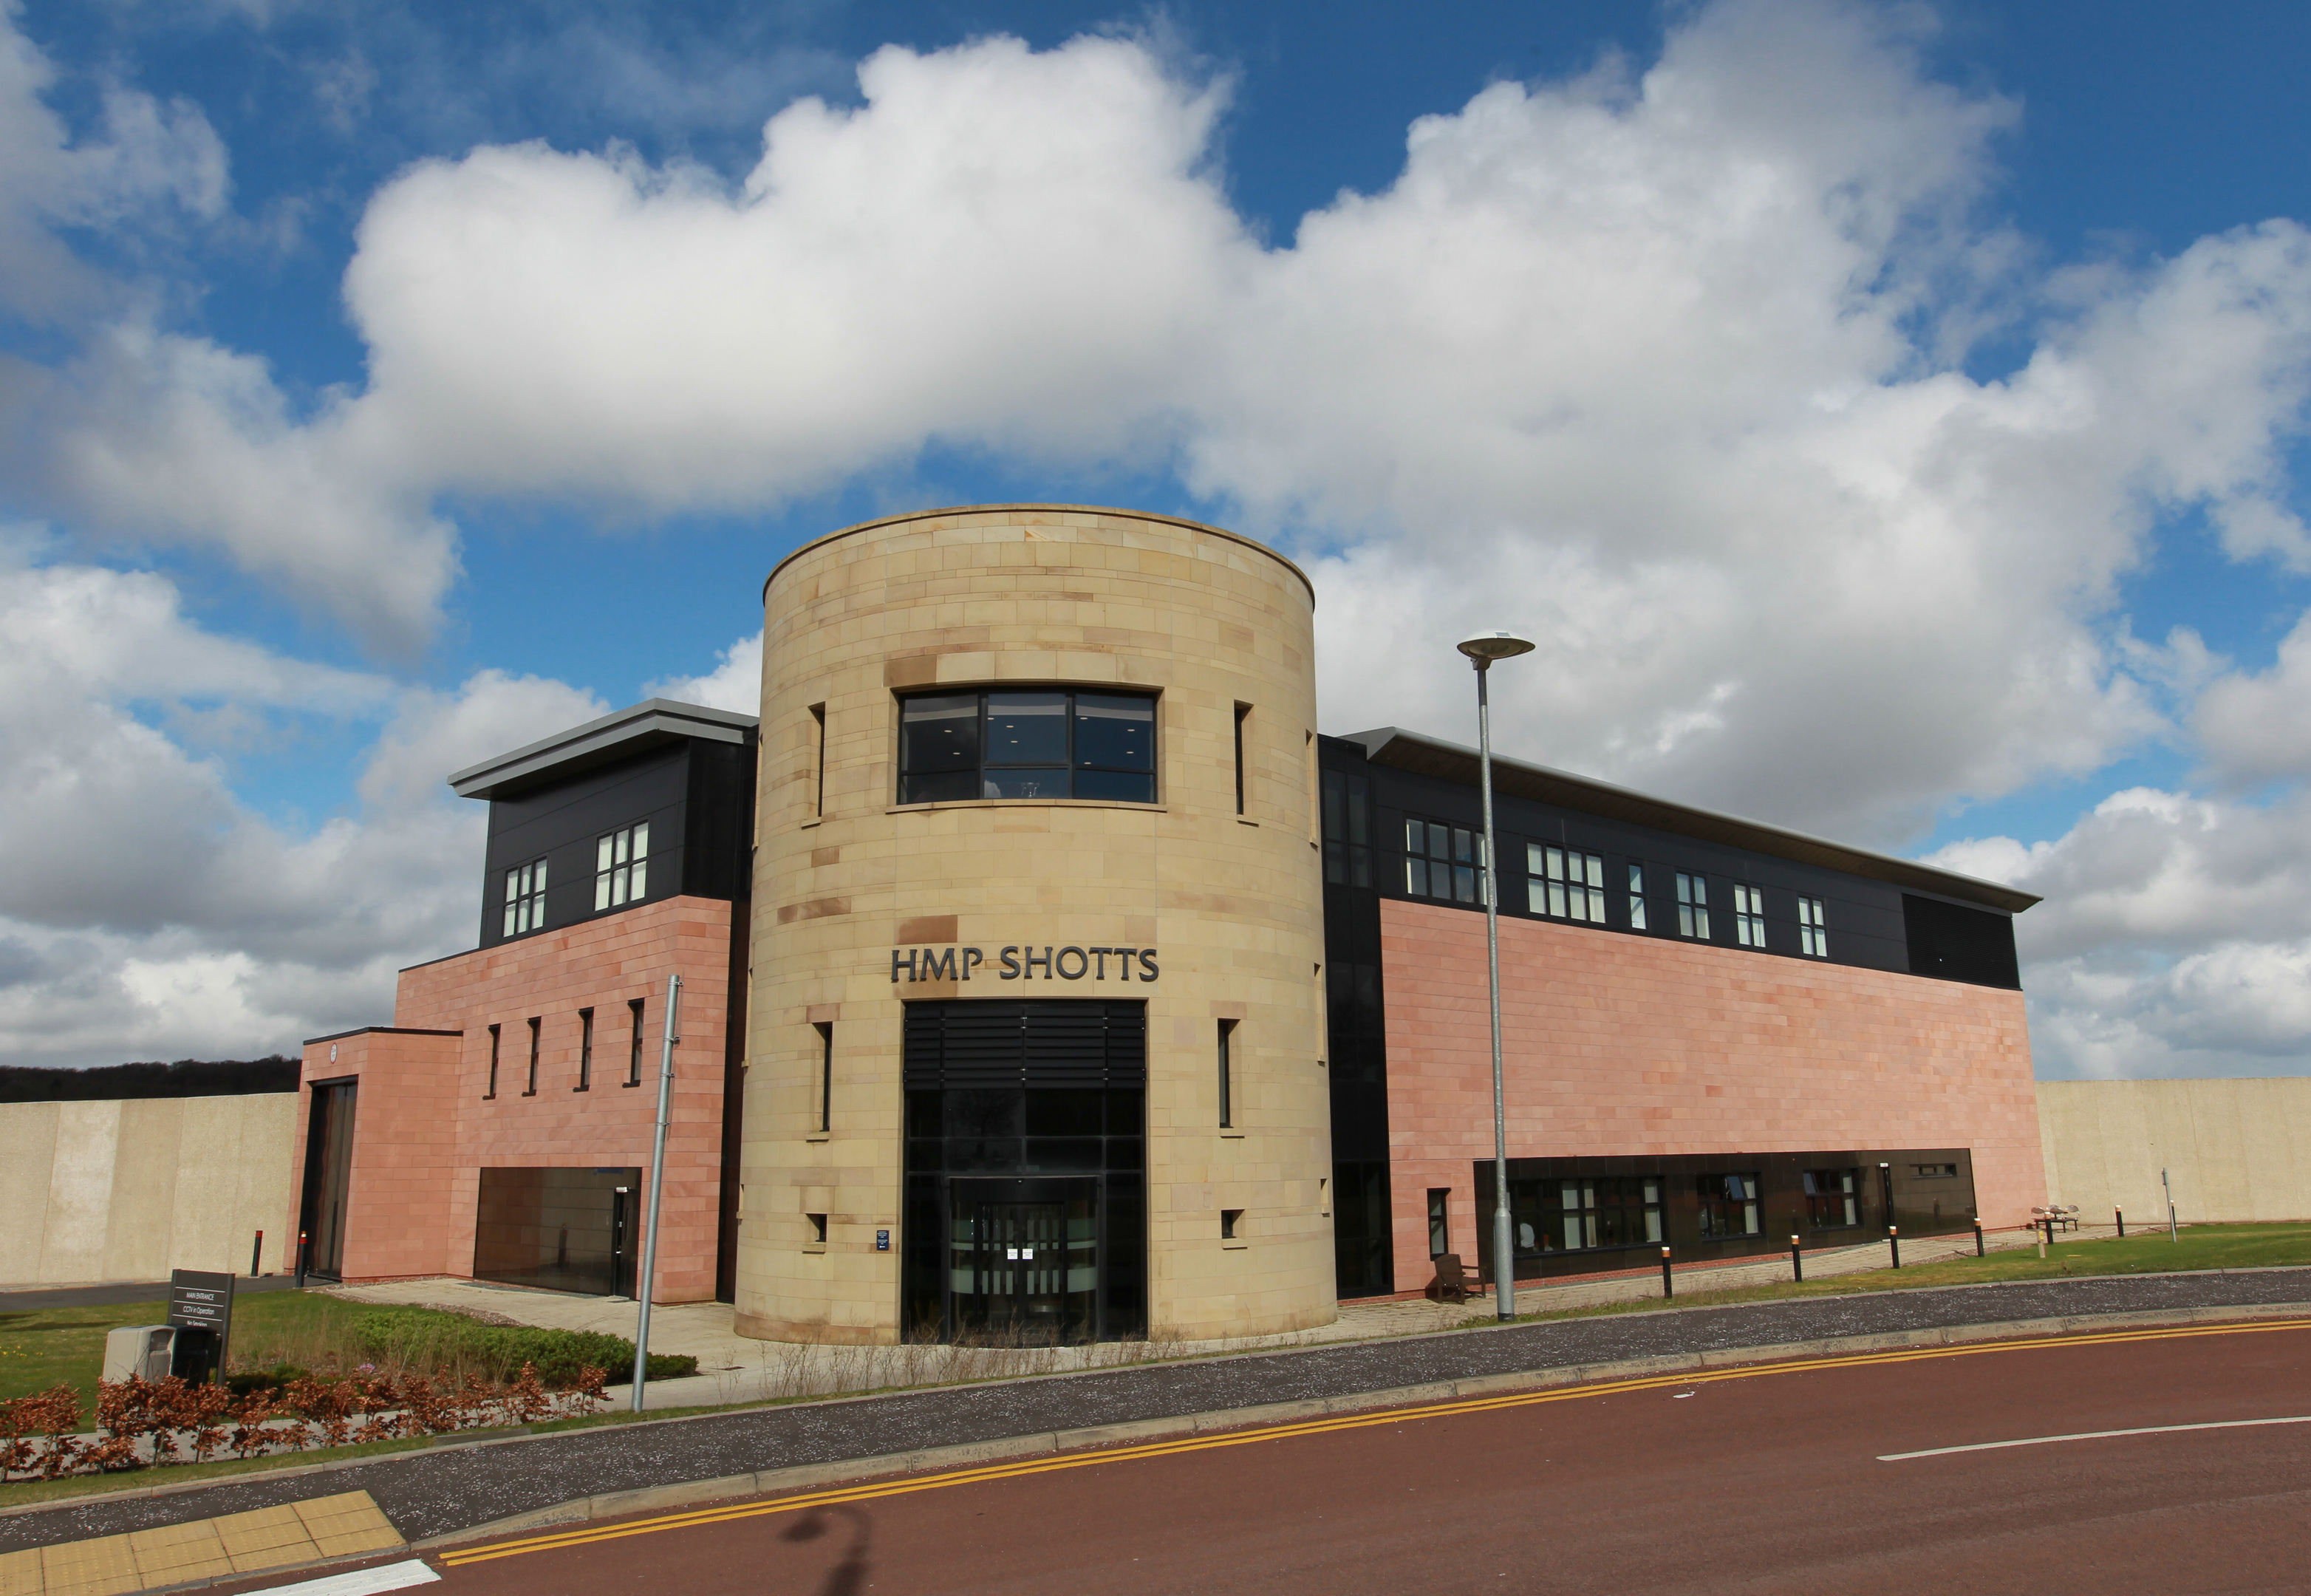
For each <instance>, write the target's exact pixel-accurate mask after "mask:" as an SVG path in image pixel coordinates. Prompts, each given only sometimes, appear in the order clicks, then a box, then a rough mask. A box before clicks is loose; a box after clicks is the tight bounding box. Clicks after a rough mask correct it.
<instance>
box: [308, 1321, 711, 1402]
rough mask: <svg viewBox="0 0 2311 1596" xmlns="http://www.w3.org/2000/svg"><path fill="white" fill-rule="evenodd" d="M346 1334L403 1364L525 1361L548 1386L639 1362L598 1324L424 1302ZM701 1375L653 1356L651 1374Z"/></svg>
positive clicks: (374, 1354) (490, 1369) (511, 1367)
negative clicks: (460, 1310)
mask: <svg viewBox="0 0 2311 1596" xmlns="http://www.w3.org/2000/svg"><path fill="white" fill-rule="evenodd" d="M348 1339H350V1340H351V1341H352V1342H353V1345H354V1346H356V1347H359V1348H360V1349H361V1350H362V1352H363V1353H365V1354H367V1355H368V1356H370V1357H371V1359H372V1360H373V1361H374V1362H376V1363H379V1364H394V1365H399V1366H401V1367H403V1368H413V1369H448V1368H466V1369H472V1370H475V1371H476V1372H478V1373H479V1374H481V1375H482V1376H483V1377H484V1379H488V1380H492V1381H504V1380H507V1379H510V1378H511V1377H512V1375H513V1374H514V1371H516V1370H518V1369H520V1368H522V1367H524V1366H525V1365H527V1366H528V1367H530V1368H534V1369H536V1371H537V1377H538V1378H539V1379H540V1380H542V1381H544V1382H545V1383H546V1384H547V1385H550V1386H566V1385H571V1384H574V1383H576V1382H577V1380H578V1377H579V1371H580V1370H582V1369H588V1368H592V1369H606V1370H610V1371H612V1372H614V1373H615V1374H617V1375H621V1376H623V1375H624V1374H629V1373H630V1372H631V1371H632V1368H633V1366H634V1344H633V1343H632V1341H630V1340H628V1339H626V1338H624V1336H608V1335H603V1334H601V1333H600V1332H598V1331H596V1330H538V1329H535V1328H532V1327H530V1326H528V1325H519V1324H514V1325H505V1324H484V1323H482V1322H481V1321H479V1320H475V1319H467V1318H465V1317H463V1316H461V1315H458V1314H455V1313H439V1312H436V1311H434V1310H432V1309H426V1308H387V1309H384V1310H382V1311H380V1312H377V1313H365V1314H363V1315H362V1317H361V1318H359V1319H358V1320H356V1321H353V1324H352V1326H351V1327H350V1330H349V1332H348ZM697 1373H698V1360H697V1359H696V1358H694V1357H692V1356H688V1355H687V1354H673V1353H664V1352H654V1353H652V1354H650V1370H649V1374H650V1378H651V1379H652V1380H676V1379H680V1378H682V1377H684V1376H685V1375H690V1374H697Z"/></svg>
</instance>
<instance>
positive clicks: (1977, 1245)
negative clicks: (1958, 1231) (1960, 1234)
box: [1974, 1219, 1988, 1258]
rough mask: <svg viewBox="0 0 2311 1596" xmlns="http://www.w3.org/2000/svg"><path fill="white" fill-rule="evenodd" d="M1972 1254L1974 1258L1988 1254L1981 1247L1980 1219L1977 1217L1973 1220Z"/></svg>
mask: <svg viewBox="0 0 2311 1596" xmlns="http://www.w3.org/2000/svg"><path fill="white" fill-rule="evenodd" d="M1974 1255H1975V1257H1976V1258H1983V1257H1986V1256H1988V1254H1986V1253H1985V1252H1984V1251H1983V1247H1982V1221H1981V1220H1979V1219H1976V1220H1975V1222H1974Z"/></svg>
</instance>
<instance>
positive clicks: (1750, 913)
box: [1733, 886, 1766, 947]
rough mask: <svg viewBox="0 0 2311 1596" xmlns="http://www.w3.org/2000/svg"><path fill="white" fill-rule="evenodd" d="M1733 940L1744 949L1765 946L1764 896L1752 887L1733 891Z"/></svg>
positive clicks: (1736, 888)
mask: <svg viewBox="0 0 2311 1596" xmlns="http://www.w3.org/2000/svg"><path fill="white" fill-rule="evenodd" d="M1733 940H1735V941H1736V942H1739V943H1740V945H1741V946H1744V947H1763V946H1766V894H1764V893H1763V892H1760V891H1759V890H1758V889H1757V888H1756V887H1754V886H1737V887H1735V888H1734V889H1733Z"/></svg>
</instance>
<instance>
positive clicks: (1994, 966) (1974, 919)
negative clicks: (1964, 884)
mask: <svg viewBox="0 0 2311 1596" xmlns="http://www.w3.org/2000/svg"><path fill="white" fill-rule="evenodd" d="M1902 923H1903V928H1904V929H1905V931H1906V932H1907V934H1908V937H1909V944H1910V973H1911V974H1913V975H1932V976H1936V977H1939V978H1940V979H1941V980H1943V981H1967V982H1968V983H1970V984H1972V985H1974V986H1978V987H2007V988H2010V989H2014V990H2019V989H2020V988H2021V985H2022V972H2021V968H2020V965H2019V961H2018V960H2017V959H2016V957H2015V955H2014V922H2013V920H2010V919H2009V918H2008V917H2007V916H2005V915H2003V914H1993V913H1992V912H1991V911H1988V910H1986V909H1969V908H1967V907H1966V905H1964V904H1962V903H1943V902H1941V901H1940V899H1937V898H1922V897H1919V896H1918V895H1917V894H1914V893H1904V894H1902Z"/></svg>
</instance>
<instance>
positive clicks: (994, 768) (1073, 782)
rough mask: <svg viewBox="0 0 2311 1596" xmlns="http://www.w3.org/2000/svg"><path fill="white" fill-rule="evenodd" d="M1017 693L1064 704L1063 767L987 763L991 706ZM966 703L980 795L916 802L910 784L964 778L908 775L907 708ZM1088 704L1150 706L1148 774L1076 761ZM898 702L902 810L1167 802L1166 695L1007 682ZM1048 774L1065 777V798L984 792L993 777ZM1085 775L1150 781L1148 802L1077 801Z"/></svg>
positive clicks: (900, 696)
mask: <svg viewBox="0 0 2311 1596" xmlns="http://www.w3.org/2000/svg"><path fill="white" fill-rule="evenodd" d="M1013 693H1019V694H1030V693H1033V694H1052V695H1056V696H1058V697H1060V698H1061V699H1063V700H1064V701H1065V702H1064V704H1063V707H1062V709H1061V711H1060V718H1061V720H1062V723H1063V725H1064V727H1065V739H1066V741H1065V753H1064V754H1061V755H1060V763H1058V764H1054V763H1051V762H1049V761H1034V762H1027V761H1020V762H1014V763H1007V762H1005V761H1002V760H998V759H992V758H990V757H989V754H988V743H989V731H988V728H989V723H990V720H991V719H992V718H993V717H994V716H995V715H996V714H997V713H999V711H997V710H995V709H991V708H990V700H992V699H996V698H1000V697H1003V696H1006V695H1008V694H1013ZM966 697H969V698H974V699H976V700H977V711H976V720H975V722H974V724H975V727H976V738H977V754H976V757H975V761H974V763H972V766H971V767H970V774H971V775H972V777H973V785H974V786H975V787H976V788H977V789H979V790H978V791H976V792H974V793H973V794H972V796H971V797H969V798H917V797H915V796H913V789H911V787H910V782H911V781H918V780H920V781H929V780H930V779H931V778H933V777H937V776H960V775H963V774H964V772H963V771H960V770H956V771H929V772H914V771H910V770H909V769H908V768H907V757H908V747H907V707H908V705H910V704H912V703H920V702H925V701H928V700H934V699H962V698H966ZM1086 698H1091V699H1129V700H1132V701H1134V702H1135V703H1138V704H1144V705H1145V706H1146V708H1147V768H1146V769H1144V770H1140V769H1134V768H1131V767H1129V766H1127V765H1121V764H1111V763H1095V762H1093V761H1090V760H1086V759H1084V758H1082V757H1080V756H1079V755H1078V753H1077V744H1076V734H1077V724H1078V722H1079V721H1080V720H1081V719H1082V713H1081V711H1080V709H1079V707H1078V706H1079V703H1080V701H1081V700H1083V699H1086ZM894 701H895V703H896V705H897V711H898V728H899V739H898V758H897V759H896V761H895V762H894V763H895V764H896V766H897V770H898V789H897V805H898V807H902V808H916V807H927V806H929V805H932V804H963V803H1003V802H1010V803H1021V802H1025V803H1038V802H1041V803H1110V804H1143V805H1148V806H1154V805H1156V804H1159V803H1161V802H1162V801H1163V791H1162V784H1161V780H1160V778H1161V776H1162V773H1163V768H1164V767H1163V759H1162V749H1161V746H1160V745H1161V743H1162V741H1163V704H1164V695H1163V694H1162V693H1148V692H1141V691H1138V690H1135V689H1130V688H1112V687H1103V686H1098V685H1081V686H1078V685H1068V684H1064V683H1049V684H1042V683H1026V682H1006V683H1003V684H1000V685H995V686H987V687H975V688H946V689H940V690H937V691H929V692H918V693H897V694H895V695H894ZM1046 770H1062V771H1064V772H1065V773H1066V776H1067V788H1068V790H1067V791H1066V792H1065V793H1056V794H1050V795H1043V794H1038V795H1036V796H1035V797H1033V798H1002V797H996V798H990V797H989V796H988V795H987V792H986V790H985V789H986V786H987V783H988V781H989V779H990V772H1003V771H1046ZM1084 774H1090V775H1094V776H1102V777H1125V778H1130V779H1133V780H1135V781H1136V780H1138V779H1139V778H1143V777H1144V778H1145V779H1146V781H1147V797H1146V798H1107V797H1102V796H1098V795H1094V796H1091V797H1088V798H1086V797H1079V796H1078V795H1077V790H1076V789H1077V786H1078V782H1077V777H1078V776H1079V775H1084Z"/></svg>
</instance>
